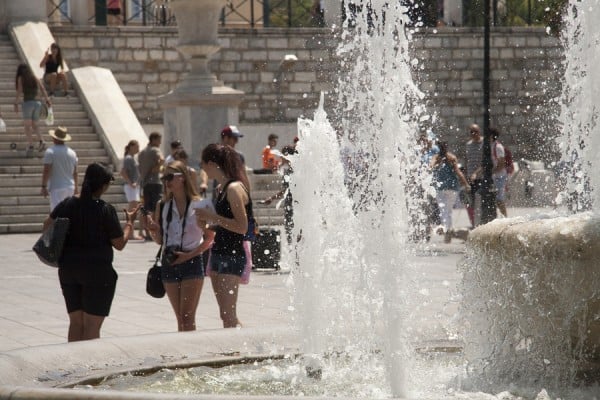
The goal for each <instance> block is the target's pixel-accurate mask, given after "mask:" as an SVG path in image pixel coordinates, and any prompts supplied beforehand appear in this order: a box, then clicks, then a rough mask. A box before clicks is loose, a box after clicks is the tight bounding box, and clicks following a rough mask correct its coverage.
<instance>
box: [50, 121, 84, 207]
mask: <svg viewBox="0 0 600 400" xmlns="http://www.w3.org/2000/svg"><path fill="white" fill-rule="evenodd" d="M48 134H49V135H50V137H52V141H53V143H54V145H53V146H52V147H49V148H48V149H46V152H45V153H44V171H43V173H42V190H41V194H42V196H44V198H46V197H48V195H50V211H52V210H54V207H56V206H57V205H58V203H60V202H61V201H63V200H64V199H66V198H67V197H71V196H73V195H74V194H77V192H78V191H77V154H75V151H73V149H71V148H70V147H69V146H67V145H66V144H65V142H69V141H70V140H71V135H69V134H68V133H67V128H65V127H62V126H59V127H57V128H56V129H51V130H50V131H48Z"/></svg>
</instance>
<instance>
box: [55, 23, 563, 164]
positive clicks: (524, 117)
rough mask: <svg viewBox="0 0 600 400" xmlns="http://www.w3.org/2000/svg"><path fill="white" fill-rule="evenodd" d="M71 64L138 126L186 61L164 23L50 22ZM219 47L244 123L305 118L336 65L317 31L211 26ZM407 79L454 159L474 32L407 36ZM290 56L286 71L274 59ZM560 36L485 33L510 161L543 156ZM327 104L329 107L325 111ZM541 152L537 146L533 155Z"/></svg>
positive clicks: (467, 104)
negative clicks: (122, 102) (105, 83)
mask: <svg viewBox="0 0 600 400" xmlns="http://www.w3.org/2000/svg"><path fill="white" fill-rule="evenodd" d="M52 32H53V34H54V36H55V37H56V39H57V41H58V42H59V44H60V45H61V47H62V49H63V52H64V55H65V57H66V59H67V60H68V62H69V65H70V67H71V68H74V67H79V66H84V65H97V66H101V67H105V68H109V69H111V70H112V71H113V73H114V75H115V77H116V79H117V81H118V82H119V84H120V85H121V87H122V89H123V91H124V93H125V95H126V96H127V98H128V99H129V101H130V103H131V105H132V107H133V108H134V110H135V112H136V113H137V115H138V117H139V119H140V120H141V121H142V122H149V123H157V122H161V121H162V111H161V110H160V108H159V106H158V102H157V97H158V96H160V95H163V94H166V93H167V92H169V91H170V90H172V89H174V88H175V87H176V84H177V82H178V81H179V79H180V78H181V76H182V74H184V73H185V71H186V62H185V60H184V59H183V57H182V56H181V55H180V54H179V52H178V51H177V50H176V45H177V31H176V29H175V28H171V27H52ZM219 37H220V43H221V46H222V47H221V50H220V51H219V52H218V53H217V54H215V55H214V56H213V58H212V61H211V68H212V71H213V72H214V73H215V75H216V76H217V78H219V79H220V80H222V81H224V83H225V84H226V85H227V86H230V87H233V88H235V89H239V90H242V91H244V92H245V93H246V95H245V98H244V101H243V102H242V104H241V107H240V121H241V122H242V123H244V124H252V123H265V122H273V121H275V120H280V121H283V122H293V121H294V120H295V119H296V118H298V117H300V116H312V114H313V112H314V109H315V107H316V106H317V102H318V98H319V93H320V92H321V91H331V90H332V89H333V88H334V87H335V82H336V80H337V76H338V74H339V71H340V68H339V64H338V61H339V60H338V59H337V56H336V46H337V39H336V35H335V34H333V33H331V31H329V30H327V29H308V28H305V29H275V28H273V29H261V30H249V29H231V28H229V29H228V28H221V29H220V31H219ZM411 46H412V48H411V49H412V51H413V57H414V60H415V62H414V63H413V65H414V78H415V80H416V81H417V83H418V84H419V87H420V88H421V90H422V91H423V93H424V101H425V102H426V104H427V105H428V109H429V110H430V112H431V114H435V116H436V118H435V120H434V123H433V126H432V128H433V129H434V130H435V131H436V132H437V133H438V135H439V136H441V137H442V138H444V139H446V140H448V141H449V142H450V144H451V147H453V148H454V150H455V151H456V152H457V153H458V154H459V155H460V154H461V151H462V148H463V147H464V146H463V143H464V141H466V140H467V134H466V127H467V125H468V124H470V123H471V122H473V121H475V122H478V123H481V120H482V114H483V109H482V108H483V94H482V79H483V38H482V30H481V29H473V28H438V29H436V30H425V31H423V32H420V33H419V32H417V33H415V35H414V40H413V41H412V44H411ZM287 54H294V55H295V56H296V57H297V58H298V61H297V62H296V63H295V64H294V65H293V67H292V68H291V69H287V68H282V66H281V61H282V60H283V58H284V56H285V55H287ZM562 61H563V51H562V47H561V43H560V41H559V40H558V39H557V38H556V37H553V36H548V35H547V34H546V32H545V31H544V30H543V29H541V28H497V29H495V30H493V31H492V36H491V70H492V74H491V79H492V81H491V103H492V105H491V110H490V111H491V123H492V125H496V126H498V127H500V129H501V130H502V131H503V132H505V133H506V135H505V137H504V140H503V142H504V143H507V144H508V145H509V146H510V147H511V150H512V151H513V154H514V155H515V157H525V158H532V159H544V160H551V159H553V158H554V155H553V151H554V150H553V149H548V148H547V146H541V147H542V148H543V150H542V149H541V148H540V143H542V144H546V143H548V138H549V137H554V136H556V135H557V134H558V124H557V114H558V112H559V106H558V103H557V101H556V99H558V98H559V97H560V94H561V81H562V74H563V73H562V71H563V67H562ZM333 103H334V102H333V101H331V102H329V103H328V104H329V106H328V108H329V110H328V111H334V110H333V109H332V108H333V107H334V106H333V105H332V104H333ZM542 151H543V152H542Z"/></svg>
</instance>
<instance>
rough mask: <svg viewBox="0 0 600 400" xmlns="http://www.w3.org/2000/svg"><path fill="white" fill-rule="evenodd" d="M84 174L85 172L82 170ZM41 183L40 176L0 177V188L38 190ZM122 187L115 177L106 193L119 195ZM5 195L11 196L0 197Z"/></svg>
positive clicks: (14, 175)
mask: <svg viewBox="0 0 600 400" xmlns="http://www.w3.org/2000/svg"><path fill="white" fill-rule="evenodd" d="M84 172H85V170H84ZM78 177H79V183H81V182H82V181H83V173H79V171H78ZM41 182H42V176H41V174H27V175H25V174H2V175H0V188H6V187H13V188H17V187H36V188H39V186H40V183H41ZM121 185H123V180H122V178H121V177H120V176H115V180H114V182H113V184H112V185H111V186H110V188H109V189H108V191H107V193H121V192H123V189H122V187H121ZM5 195H9V196H10V195H12V193H4V194H0V197H2V196H5Z"/></svg>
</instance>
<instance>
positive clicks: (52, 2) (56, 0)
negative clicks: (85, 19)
mask: <svg viewBox="0 0 600 400" xmlns="http://www.w3.org/2000/svg"><path fill="white" fill-rule="evenodd" d="M54 19H58V20H60V21H63V20H64V21H68V22H71V23H73V20H72V19H71V16H70V15H69V0H48V20H50V21H52V20H54Z"/></svg>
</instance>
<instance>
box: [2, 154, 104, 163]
mask: <svg viewBox="0 0 600 400" xmlns="http://www.w3.org/2000/svg"><path fill="white" fill-rule="evenodd" d="M15 154H17V155H15ZM19 154H20V155H19ZM42 156H43V153H42V154H40V155H39V157H33V158H25V156H24V152H23V151H21V152H18V151H17V152H16V153H15V152H11V156H10V157H0V166H10V165H14V164H15V163H16V162H18V163H19V164H21V165H25V166H36V165H41V157H42ZM78 159H79V164H80V165H88V164H91V163H93V162H104V163H107V164H110V163H111V160H110V159H109V158H108V156H107V155H106V154H104V155H103V156H102V157H82V156H81V155H79V156H78Z"/></svg>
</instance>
